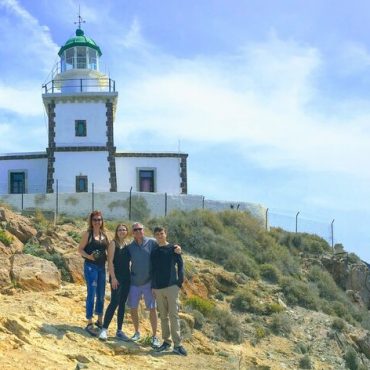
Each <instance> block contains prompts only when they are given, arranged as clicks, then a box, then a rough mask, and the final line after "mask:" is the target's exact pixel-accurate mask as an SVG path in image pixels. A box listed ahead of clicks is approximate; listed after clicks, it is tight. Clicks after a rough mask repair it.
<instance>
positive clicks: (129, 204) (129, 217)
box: [128, 186, 132, 221]
mask: <svg viewBox="0 0 370 370" xmlns="http://www.w3.org/2000/svg"><path fill="white" fill-rule="evenodd" d="M131 193H132V186H131V188H130V198H129V201H128V202H129V203H128V219H129V220H130V221H131Z"/></svg>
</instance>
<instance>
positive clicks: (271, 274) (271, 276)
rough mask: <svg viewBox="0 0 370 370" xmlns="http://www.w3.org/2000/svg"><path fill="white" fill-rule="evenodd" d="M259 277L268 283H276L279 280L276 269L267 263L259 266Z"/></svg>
mask: <svg viewBox="0 0 370 370" xmlns="http://www.w3.org/2000/svg"><path fill="white" fill-rule="evenodd" d="M260 276H261V277H262V278H263V279H265V280H267V281H269V282H270V283H277V282H278V281H279V278H280V274H279V271H278V269H277V268H276V267H275V266H273V265H271V264H269V263H264V264H262V265H261V266H260Z"/></svg>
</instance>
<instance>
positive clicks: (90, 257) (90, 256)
mask: <svg viewBox="0 0 370 370" xmlns="http://www.w3.org/2000/svg"><path fill="white" fill-rule="evenodd" d="M87 259H88V260H90V261H95V258H94V256H93V255H92V254H88V255H87Z"/></svg>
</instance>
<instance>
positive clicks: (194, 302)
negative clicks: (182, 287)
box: [185, 296, 215, 316]
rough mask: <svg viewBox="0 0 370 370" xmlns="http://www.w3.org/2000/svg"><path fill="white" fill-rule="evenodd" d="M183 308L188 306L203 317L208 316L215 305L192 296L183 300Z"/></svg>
mask: <svg viewBox="0 0 370 370" xmlns="http://www.w3.org/2000/svg"><path fill="white" fill-rule="evenodd" d="M185 306H189V307H191V308H192V309H195V310H198V311H199V312H200V313H202V314H203V315H204V316H208V315H210V314H211V312H212V311H213V309H214V307H215V304H214V303H213V302H212V301H210V300H208V299H204V298H201V297H199V296H193V297H190V298H187V299H186V300H185Z"/></svg>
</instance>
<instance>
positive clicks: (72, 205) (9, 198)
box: [0, 192, 266, 222]
mask: <svg viewBox="0 0 370 370" xmlns="http://www.w3.org/2000/svg"><path fill="white" fill-rule="evenodd" d="M129 197H130V193H129V192H102V193H94V194H93V193H59V194H58V197H57V196H56V194H55V193H54V194H24V195H23V199H22V195H21V194H6V195H0V201H2V202H4V203H7V204H9V205H11V206H12V207H14V208H15V209H16V210H19V211H20V210H22V209H23V210H27V209H35V208H37V209H40V210H44V211H52V212H55V211H56V210H57V213H58V214H65V215H69V216H79V217H87V215H88V214H89V213H90V212H91V210H92V209H99V210H101V211H102V212H103V214H104V216H105V218H106V219H128V215H129V206H128V204H129ZM138 197H140V198H143V199H145V203H146V205H147V208H148V209H149V212H150V216H164V215H165V214H166V213H167V214H168V213H170V212H171V211H172V210H175V209H180V210H183V211H191V210H193V209H201V208H204V209H211V210H213V211H222V210H226V209H233V210H235V211H237V210H239V211H248V212H250V213H251V214H252V215H253V216H255V217H256V218H258V219H260V220H261V222H265V212H266V208H265V207H263V206H261V205H259V204H254V203H246V202H231V201H216V200H207V199H204V197H203V196H201V195H185V194H182V195H167V196H166V194H163V193H137V192H132V209H133V208H134V202H135V201H137V199H138ZM166 198H167V201H166Z"/></svg>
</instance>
